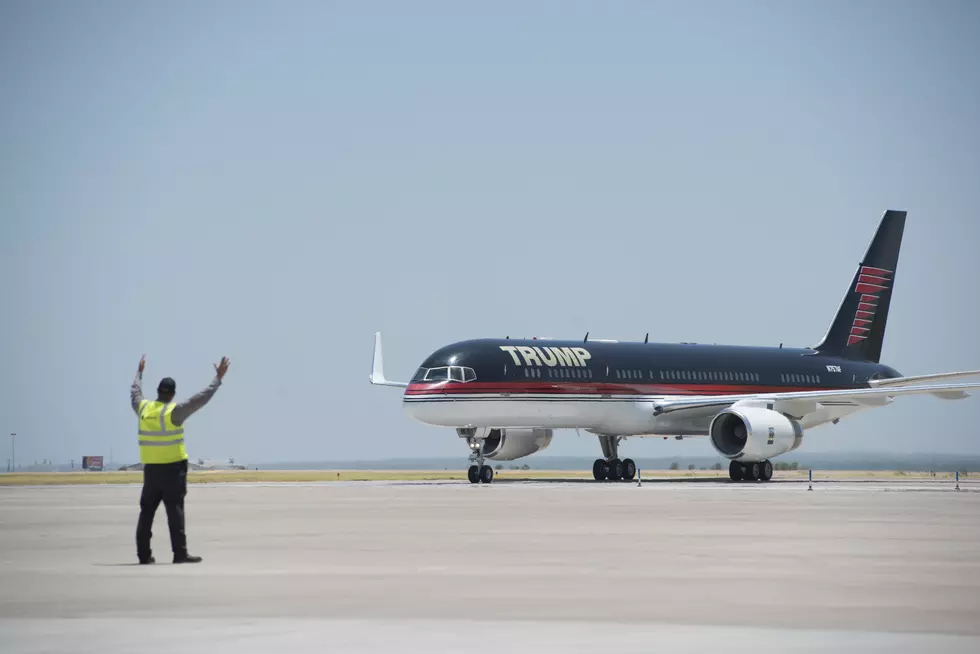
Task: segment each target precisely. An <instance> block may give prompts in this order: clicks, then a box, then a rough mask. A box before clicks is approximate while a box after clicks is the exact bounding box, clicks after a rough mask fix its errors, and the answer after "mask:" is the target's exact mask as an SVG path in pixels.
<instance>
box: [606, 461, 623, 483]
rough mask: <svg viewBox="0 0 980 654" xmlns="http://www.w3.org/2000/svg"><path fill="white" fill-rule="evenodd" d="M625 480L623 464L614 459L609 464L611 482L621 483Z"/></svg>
mask: <svg viewBox="0 0 980 654" xmlns="http://www.w3.org/2000/svg"><path fill="white" fill-rule="evenodd" d="M622 478H623V462H622V461H620V460H619V459H613V460H612V461H610V462H609V481H619V480H620V479H622Z"/></svg>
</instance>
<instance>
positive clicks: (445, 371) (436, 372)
mask: <svg viewBox="0 0 980 654" xmlns="http://www.w3.org/2000/svg"><path fill="white" fill-rule="evenodd" d="M448 380H449V368H429V372H427V373H425V381H428V382H441V381H448Z"/></svg>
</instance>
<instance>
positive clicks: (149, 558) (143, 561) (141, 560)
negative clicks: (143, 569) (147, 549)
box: [140, 556, 157, 565]
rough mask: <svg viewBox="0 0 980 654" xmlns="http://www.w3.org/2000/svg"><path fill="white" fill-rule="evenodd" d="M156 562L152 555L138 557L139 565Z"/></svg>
mask: <svg viewBox="0 0 980 654" xmlns="http://www.w3.org/2000/svg"><path fill="white" fill-rule="evenodd" d="M156 562H157V560H156V559H154V558H153V557H152V556H148V557H146V558H145V559H143V558H141V559H140V565H148V564H150V563H156Z"/></svg>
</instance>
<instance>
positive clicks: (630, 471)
mask: <svg viewBox="0 0 980 654" xmlns="http://www.w3.org/2000/svg"><path fill="white" fill-rule="evenodd" d="M635 476H636V463H634V462H633V459H625V460H624V461H623V479H625V480H626V481H632V480H633V477H635Z"/></svg>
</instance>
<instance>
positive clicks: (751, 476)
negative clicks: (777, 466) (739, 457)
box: [742, 462, 761, 481]
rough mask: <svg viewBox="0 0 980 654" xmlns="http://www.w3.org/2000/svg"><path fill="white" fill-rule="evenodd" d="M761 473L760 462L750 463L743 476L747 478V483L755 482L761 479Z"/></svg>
mask: <svg viewBox="0 0 980 654" xmlns="http://www.w3.org/2000/svg"><path fill="white" fill-rule="evenodd" d="M760 472H761V466H760V465H759V464H758V462H756V463H750V464H749V465H747V466H745V469H744V470H743V471H742V476H743V477H745V481H755V480H756V479H758V478H759V473H760Z"/></svg>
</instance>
